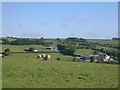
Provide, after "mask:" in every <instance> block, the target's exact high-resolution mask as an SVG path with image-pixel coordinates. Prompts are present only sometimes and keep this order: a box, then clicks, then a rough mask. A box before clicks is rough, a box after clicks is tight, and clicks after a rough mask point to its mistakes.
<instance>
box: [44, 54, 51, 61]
mask: <svg viewBox="0 0 120 90" xmlns="http://www.w3.org/2000/svg"><path fill="white" fill-rule="evenodd" d="M50 58H51V56H50V55H46V56H45V57H44V58H43V59H44V60H48V59H50Z"/></svg>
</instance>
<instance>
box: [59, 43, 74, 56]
mask: <svg viewBox="0 0 120 90" xmlns="http://www.w3.org/2000/svg"><path fill="white" fill-rule="evenodd" d="M57 47H58V50H59V51H60V53H62V54H65V55H72V56H73V55H74V53H75V50H76V48H75V46H74V45H72V44H68V43H66V44H58V46H57Z"/></svg>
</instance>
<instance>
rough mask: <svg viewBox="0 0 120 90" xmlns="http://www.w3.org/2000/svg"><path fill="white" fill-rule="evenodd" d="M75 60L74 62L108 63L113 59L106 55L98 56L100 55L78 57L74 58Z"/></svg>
mask: <svg viewBox="0 0 120 90" xmlns="http://www.w3.org/2000/svg"><path fill="white" fill-rule="evenodd" d="M75 60H76V61H88V62H90V61H91V60H94V61H99V60H100V61H109V60H113V59H112V58H111V57H110V56H108V55H106V54H100V55H80V57H76V58H75Z"/></svg>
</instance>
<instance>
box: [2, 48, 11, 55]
mask: <svg viewBox="0 0 120 90" xmlns="http://www.w3.org/2000/svg"><path fill="white" fill-rule="evenodd" d="M10 53H11V52H10V49H5V50H4V52H3V55H4V56H9V55H10Z"/></svg>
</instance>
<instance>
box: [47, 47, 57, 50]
mask: <svg viewBox="0 0 120 90" xmlns="http://www.w3.org/2000/svg"><path fill="white" fill-rule="evenodd" d="M45 49H47V50H58V47H47V48H45Z"/></svg>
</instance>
